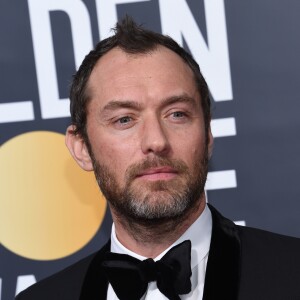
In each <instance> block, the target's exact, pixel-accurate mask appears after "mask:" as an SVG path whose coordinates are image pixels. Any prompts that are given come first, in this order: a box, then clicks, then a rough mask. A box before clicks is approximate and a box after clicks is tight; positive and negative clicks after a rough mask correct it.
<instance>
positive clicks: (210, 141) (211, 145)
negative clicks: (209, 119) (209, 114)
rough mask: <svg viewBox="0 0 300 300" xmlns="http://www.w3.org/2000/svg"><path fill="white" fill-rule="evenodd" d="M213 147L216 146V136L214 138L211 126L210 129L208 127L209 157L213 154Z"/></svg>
mask: <svg viewBox="0 0 300 300" xmlns="http://www.w3.org/2000/svg"><path fill="white" fill-rule="evenodd" d="M213 148H214V138H213V135H212V133H211V127H210V126H209V129H208V145H207V149H208V158H209V159H210V158H211V156H212V152H213Z"/></svg>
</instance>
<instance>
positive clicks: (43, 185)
mask: <svg viewBox="0 0 300 300" xmlns="http://www.w3.org/2000/svg"><path fill="white" fill-rule="evenodd" d="M0 183H1V188H0V203H1V208H0V241H1V244H3V245H4V246H5V247H6V248H8V249H9V250H11V251H13V252H14V253H16V254H18V255H21V256H24V257H26V258H30V259H36V260H51V259H58V258H62V257H65V256H67V255H70V254H72V253H74V252H76V251H78V250H79V249H80V248H82V247H84V246H85V245H86V244H87V243H88V242H89V241H90V240H91V239H92V238H93V236H94V235H95V234H96V232H97V231H98V229H99V227H100V225H101V223H102V220H103V218H104V215H105V211H106V201H105V199H104V197H103V196H102V195H101V193H100V192H99V188H98V186H97V183H96V180H95V178H94V175H93V173H92V172H84V171H82V170H81V169H80V168H79V167H78V166H77V164H76V163H75V162H74V161H73V158H72V157H71V156H70V154H69V152H68V150H67V148H66V146H65V144H64V135H62V134H59V133H54V132H46V131H36V132H30V133H25V134H22V135H19V136H16V137H14V138H13V139H11V140H9V141H7V142H6V143H4V144H3V145H2V146H1V148H0Z"/></svg>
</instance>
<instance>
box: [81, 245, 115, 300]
mask: <svg viewBox="0 0 300 300" xmlns="http://www.w3.org/2000/svg"><path fill="white" fill-rule="evenodd" d="M108 251H110V241H109V242H108V243H107V244H106V245H105V246H104V247H103V248H102V249H101V250H100V251H99V252H98V253H97V254H96V255H95V257H94V258H93V260H92V262H91V264H90V266H89V268H88V270H87V273H86V276H85V279H84V282H83V286H82V289H81V295H80V299H79V300H103V299H106V295H107V287H108V281H107V279H106V277H105V276H104V274H103V272H101V267H100V265H101V261H102V259H103V256H104V254H105V253H106V252H108Z"/></svg>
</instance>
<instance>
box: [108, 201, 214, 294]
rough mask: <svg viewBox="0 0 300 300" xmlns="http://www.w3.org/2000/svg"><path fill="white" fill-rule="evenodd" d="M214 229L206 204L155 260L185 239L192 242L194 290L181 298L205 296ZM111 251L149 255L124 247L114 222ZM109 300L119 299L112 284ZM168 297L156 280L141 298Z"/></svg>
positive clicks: (138, 256) (137, 256)
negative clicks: (181, 233) (161, 290)
mask: <svg viewBox="0 0 300 300" xmlns="http://www.w3.org/2000/svg"><path fill="white" fill-rule="evenodd" d="M211 231H212V217H211V213H210V210H209V208H208V207H207V206H206V207H205V209H204V211H203V212H202V214H201V215H200V216H199V218H198V219H197V220H196V221H195V222H194V223H193V224H192V225H191V226H190V227H189V228H188V229H187V231H186V232H185V233H184V234H183V235H182V236H181V237H180V238H179V239H178V240H177V241H176V242H175V243H174V244H173V245H171V246H170V247H169V248H168V249H166V250H165V251H164V252H162V253H161V254H160V255H158V256H157V257H156V258H155V259H154V260H155V261H157V260H159V259H161V258H162V257H163V256H164V255H165V253H166V252H168V251H169V250H170V248H172V247H173V246H176V245H178V244H180V243H181V242H183V241H185V240H190V241H191V242H192V252H191V269H192V277H191V283H192V290H191V292H190V293H189V294H186V295H181V296H180V299H185V300H196V299H197V300H200V299H202V297H203V288H204V280H205V271H206V264H207V259H208V252H209V246H210V239H211ZM111 252H115V253H120V254H128V255H130V256H133V257H135V258H137V259H139V260H145V259H147V257H143V256H141V255H138V254H136V253H134V252H132V251H130V250H129V249H127V248H126V247H124V246H123V245H122V244H121V243H120V242H119V241H118V239H117V236H116V232H115V226H114V224H113V226H112V231H111ZM107 299H108V300H118V299H119V298H118V297H117V296H116V294H115V292H114V290H113V288H112V286H111V285H110V284H109V286H108V291H107ZM167 299H168V298H167V297H166V296H165V295H163V294H162V293H161V292H160V291H159V289H158V288H157V285H156V282H155V281H153V282H150V283H149V284H148V289H147V291H146V293H145V294H144V296H143V297H142V298H141V300H167Z"/></svg>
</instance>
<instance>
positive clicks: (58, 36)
mask: <svg viewBox="0 0 300 300" xmlns="http://www.w3.org/2000/svg"><path fill="white" fill-rule="evenodd" d="M126 13H127V14H129V15H131V16H133V17H134V18H135V19H136V21H137V22H138V23H143V24H144V26H145V27H147V28H150V29H152V30H155V31H158V32H162V33H164V34H169V35H170V36H172V37H173V38H174V39H176V40H177V42H178V43H180V44H181V45H183V46H184V47H185V48H186V49H187V50H188V51H190V52H191V53H192V55H193V56H194V57H195V58H196V60H197V61H198V63H199V64H200V67H201V69H202V72H203V74H204V76H205V78H206V80H207V82H208V85H209V88H210V93H211V98H212V102H213V121H212V131H213V135H214V137H215V147H214V155H213V158H212V161H211V163H210V172H209V176H208V182H207V185H206V191H207V196H208V201H209V202H210V203H212V204H213V205H215V206H216V207H217V208H218V209H219V210H220V211H221V212H222V213H223V214H224V215H226V216H227V217H229V218H231V219H232V220H234V221H236V222H238V223H240V224H246V225H248V226H253V227H258V228H263V229H266V230H271V231H275V232H278V233H282V234H287V235H292V236H298V237H300V219H299V213H300V202H299V194H300V184H299V178H300V171H299V170H300V168H299V167H300V155H299V154H300V139H299V138H300V135H299V129H300V118H299V112H300V101H299V100H300V97H299V86H300V80H299V79H300V78H299V77H300V76H299V71H300V60H299V53H300V39H299V28H300V2H299V0H286V1H280V0H252V1H240V0H228V1H224V0H176V1H174V0H85V1H81V0H43V1H41V0H27V1H26V0H0V86H1V88H0V145H1V147H0V185H1V188H0V203H1V207H0V240H1V245H0V300H10V299H13V297H14V295H15V294H16V293H18V292H19V291H21V290H22V289H24V288H25V287H27V286H28V285H30V284H32V283H34V282H35V281H38V280H40V279H42V278H44V277H46V276H48V275H50V274H52V273H54V272H56V271H58V270H60V269H62V268H64V267H65V266H67V265H69V264H71V263H72V262H74V261H77V260H79V259H80V258H82V257H83V256H86V255H87V254H89V253H91V252H93V251H95V250H97V249H98V248H99V247H101V246H102V245H103V243H104V242H105V241H106V240H107V238H108V237H109V235H110V227H111V217H110V214H109V212H108V211H107V206H106V202H105V199H104V198H103V197H102V196H101V194H100V192H99V191H98V188H97V185H96V183H95V180H94V177H93V174H91V173H85V172H83V171H81V170H80V169H79V167H77V166H76V165H75V163H74V162H73V161H72V159H71V158H70V156H69V154H68V152H67V150H66V148H65V146H64V132H65V130H66V127H67V125H68V124H69V122H70V119H69V111H68V108H69V100H68V89H69V84H70V81H71V76H72V74H73V73H74V72H75V70H76V68H78V66H79V65H80V62H81V61H82V59H83V57H84V55H85V54H86V53H87V52H88V51H89V50H90V49H91V48H92V47H93V45H95V44H96V43H97V42H98V41H99V40H100V39H103V38H104V37H106V36H108V35H109V34H110V31H109V29H110V28H111V27H113V26H114V24H115V23H116V21H117V20H118V19H119V18H121V17H122V16H124V15H125V14H126ZM181 142H182V143H184V141H181Z"/></svg>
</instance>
